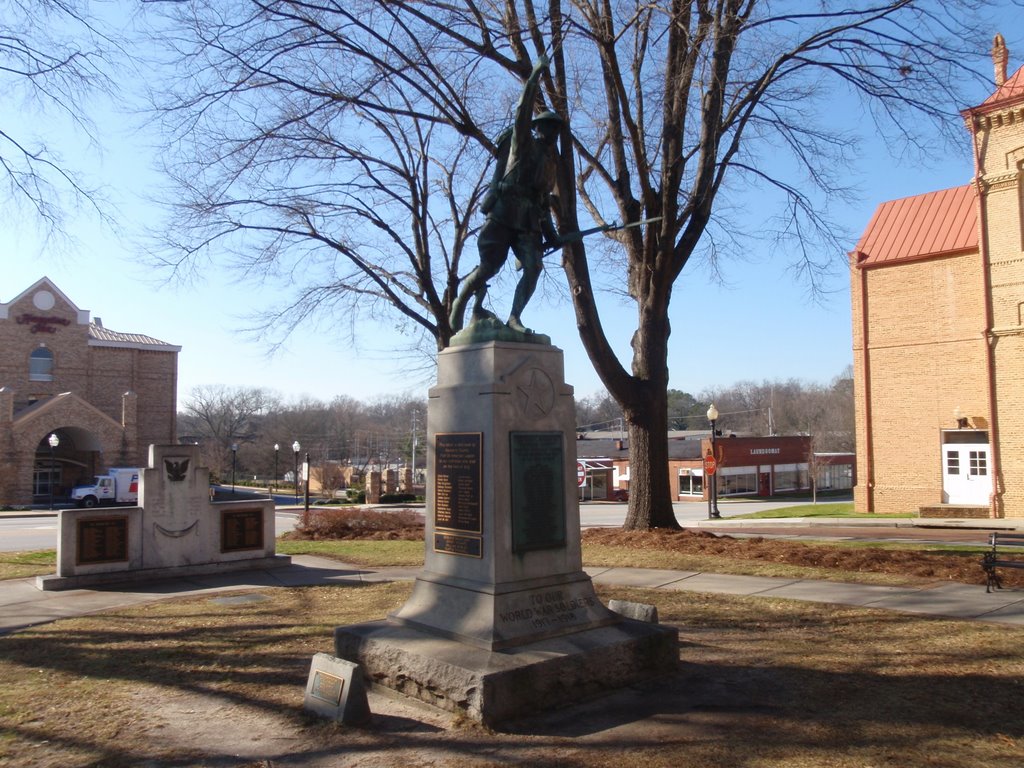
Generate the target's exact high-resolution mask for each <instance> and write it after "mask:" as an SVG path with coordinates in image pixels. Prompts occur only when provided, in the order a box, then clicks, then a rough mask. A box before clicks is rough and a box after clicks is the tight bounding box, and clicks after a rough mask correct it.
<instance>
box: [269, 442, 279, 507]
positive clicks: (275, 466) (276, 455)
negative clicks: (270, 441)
mask: <svg viewBox="0 0 1024 768" xmlns="http://www.w3.org/2000/svg"><path fill="white" fill-rule="evenodd" d="M280 455H281V446H280V445H278V444H277V443H274V483H273V486H272V487H271V489H270V494H271V495H273V494H274V487H276V486H277V459H278V457H279V456H280Z"/></svg>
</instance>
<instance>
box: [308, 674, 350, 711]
mask: <svg viewBox="0 0 1024 768" xmlns="http://www.w3.org/2000/svg"><path fill="white" fill-rule="evenodd" d="M344 690H345V681H344V680H342V679H341V678H340V677H338V676H337V675H332V674H330V673H328V672H324V671H323V670H321V669H317V670H314V672H313V682H312V683H311V684H310V687H309V695H310V696H316V697H317V698H318V699H320V700H322V701H326V702H328V703H330V704H333V705H334V706H338V704H340V703H341V694H342V692H343V691H344Z"/></svg>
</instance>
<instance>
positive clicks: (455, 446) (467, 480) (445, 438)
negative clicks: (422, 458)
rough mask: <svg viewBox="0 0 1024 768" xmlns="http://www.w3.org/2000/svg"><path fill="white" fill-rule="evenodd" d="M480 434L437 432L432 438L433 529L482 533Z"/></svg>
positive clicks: (481, 456)
mask: <svg viewBox="0 0 1024 768" xmlns="http://www.w3.org/2000/svg"><path fill="white" fill-rule="evenodd" d="M482 439H483V435H482V434H481V433H480V432H450V433H439V434H437V435H435V437H434V527H435V528H440V529H442V530H448V531H459V532H461V533H481V532H482V531H483V507H482V501H481V488H482V486H483V443H482Z"/></svg>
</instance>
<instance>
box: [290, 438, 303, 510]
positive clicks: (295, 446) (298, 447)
mask: <svg viewBox="0 0 1024 768" xmlns="http://www.w3.org/2000/svg"><path fill="white" fill-rule="evenodd" d="M300 450H302V446H301V445H299V441H298V440H296V441H295V442H294V443H292V454H294V456H295V474H293V475H292V479H293V480H294V481H295V503H296V504H298V503H299V451H300Z"/></svg>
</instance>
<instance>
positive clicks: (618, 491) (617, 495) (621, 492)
mask: <svg viewBox="0 0 1024 768" xmlns="http://www.w3.org/2000/svg"><path fill="white" fill-rule="evenodd" d="M612 500H613V501H629V491H627V490H626V489H625V488H613V489H612Z"/></svg>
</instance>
